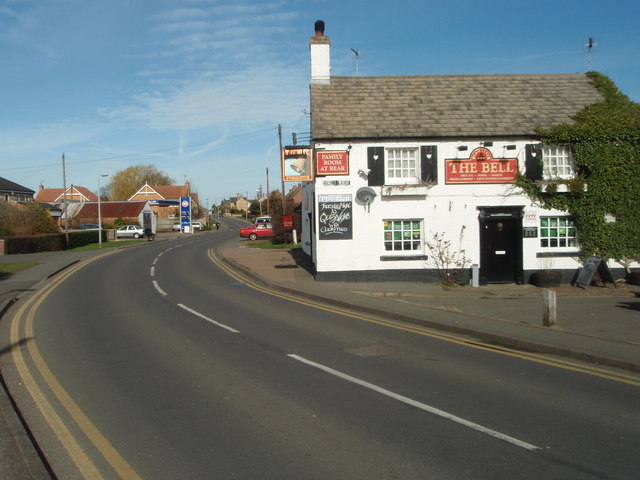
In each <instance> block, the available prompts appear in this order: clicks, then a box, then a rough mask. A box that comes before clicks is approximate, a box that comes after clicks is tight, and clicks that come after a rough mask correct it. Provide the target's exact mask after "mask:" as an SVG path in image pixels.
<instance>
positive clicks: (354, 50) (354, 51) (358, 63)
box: [351, 48, 360, 77]
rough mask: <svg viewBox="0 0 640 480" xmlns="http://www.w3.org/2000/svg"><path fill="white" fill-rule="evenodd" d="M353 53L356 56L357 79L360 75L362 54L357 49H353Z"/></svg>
mask: <svg viewBox="0 0 640 480" xmlns="http://www.w3.org/2000/svg"><path fill="white" fill-rule="evenodd" d="M351 51H352V52H353V53H354V54H355V56H356V77H357V76H359V75H360V52H359V51H358V50H356V49H355V48H352V49H351Z"/></svg>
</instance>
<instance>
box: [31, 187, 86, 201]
mask: <svg viewBox="0 0 640 480" xmlns="http://www.w3.org/2000/svg"><path fill="white" fill-rule="evenodd" d="M65 198H66V200H67V202H68V203H75V202H79V203H83V202H97V201H98V196H97V195H96V194H95V193H93V192H92V191H91V190H89V189H88V188H86V187H79V186H77V185H71V186H70V187H67V189H66V195H65V189H64V188H44V186H43V185H40V189H39V190H38V194H37V195H36V198H35V200H36V201H37V202H46V203H61V202H64V199H65Z"/></svg>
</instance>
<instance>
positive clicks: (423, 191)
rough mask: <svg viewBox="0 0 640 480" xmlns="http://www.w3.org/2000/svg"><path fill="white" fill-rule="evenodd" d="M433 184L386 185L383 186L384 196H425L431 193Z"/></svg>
mask: <svg viewBox="0 0 640 480" xmlns="http://www.w3.org/2000/svg"><path fill="white" fill-rule="evenodd" d="M432 186H433V185H408V184H405V185H385V186H384V187H382V196H383V197H401V196H423V197H426V196H427V195H428V194H429V190H430V189H431V187H432Z"/></svg>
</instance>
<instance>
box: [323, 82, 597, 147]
mask: <svg viewBox="0 0 640 480" xmlns="http://www.w3.org/2000/svg"><path fill="white" fill-rule="evenodd" d="M600 100H602V97H601V95H600V94H599V93H598V91H597V90H596V89H595V88H594V87H593V86H592V85H591V83H590V81H589V79H588V78H587V76H586V75H584V74H549V75H442V76H440V75H438V76H402V77H331V84H330V85H311V119H312V132H313V138H314V140H319V139H332V138H345V139H349V138H398V137H461V136H529V135H535V132H534V129H535V128H537V127H550V126H553V125H558V124H561V123H570V122H571V117H572V116H573V115H575V114H576V113H577V112H578V111H580V110H581V109H582V108H584V107H585V106H587V105H589V104H592V103H596V102H598V101H600Z"/></svg>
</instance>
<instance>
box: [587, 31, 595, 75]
mask: <svg viewBox="0 0 640 480" xmlns="http://www.w3.org/2000/svg"><path fill="white" fill-rule="evenodd" d="M596 45H597V43H596V42H594V41H593V38H591V37H589V39H588V40H587V43H585V45H584V46H585V47H587V49H588V50H589V70H588V71H589V72H590V71H591V51H592V50H593V47H595V46H596Z"/></svg>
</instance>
